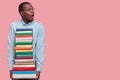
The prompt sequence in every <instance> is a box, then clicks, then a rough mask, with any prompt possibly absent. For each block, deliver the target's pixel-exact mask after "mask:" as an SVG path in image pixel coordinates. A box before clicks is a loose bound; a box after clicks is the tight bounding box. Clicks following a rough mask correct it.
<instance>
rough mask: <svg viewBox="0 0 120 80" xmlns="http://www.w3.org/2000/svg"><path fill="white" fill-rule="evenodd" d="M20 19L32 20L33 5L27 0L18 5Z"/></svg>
mask: <svg viewBox="0 0 120 80" xmlns="http://www.w3.org/2000/svg"><path fill="white" fill-rule="evenodd" d="M18 10H19V13H20V15H21V16H22V19H23V20H24V21H25V22H26V23H28V22H31V21H33V20H34V10H33V6H32V5H31V4H30V3H29V2H22V3H21V4H20V5H19V7H18Z"/></svg>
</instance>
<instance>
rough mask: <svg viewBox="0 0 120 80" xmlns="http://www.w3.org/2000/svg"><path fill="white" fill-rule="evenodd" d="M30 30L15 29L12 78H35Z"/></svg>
mask: <svg viewBox="0 0 120 80" xmlns="http://www.w3.org/2000/svg"><path fill="white" fill-rule="evenodd" d="M32 32H33V31H32V28H18V29H16V42H15V44H16V46H15V54H16V55H15V61H14V65H13V76H12V77H13V78H15V79H33V78H36V71H35V69H36V67H35V62H34V60H33V51H32V38H33V37H32V34H33V33H32Z"/></svg>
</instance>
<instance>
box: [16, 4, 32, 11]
mask: <svg viewBox="0 0 120 80" xmlns="http://www.w3.org/2000/svg"><path fill="white" fill-rule="evenodd" d="M25 4H30V2H22V3H21V4H20V5H19V7H18V11H19V12H20V11H23V6H24V5H25Z"/></svg>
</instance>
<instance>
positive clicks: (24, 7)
mask: <svg viewBox="0 0 120 80" xmlns="http://www.w3.org/2000/svg"><path fill="white" fill-rule="evenodd" d="M26 8H33V6H32V5H31V4H24V5H23V9H26Z"/></svg>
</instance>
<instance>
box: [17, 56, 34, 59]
mask: <svg viewBox="0 0 120 80" xmlns="http://www.w3.org/2000/svg"><path fill="white" fill-rule="evenodd" d="M15 59H33V57H32V56H28V57H16V58H15Z"/></svg>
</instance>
